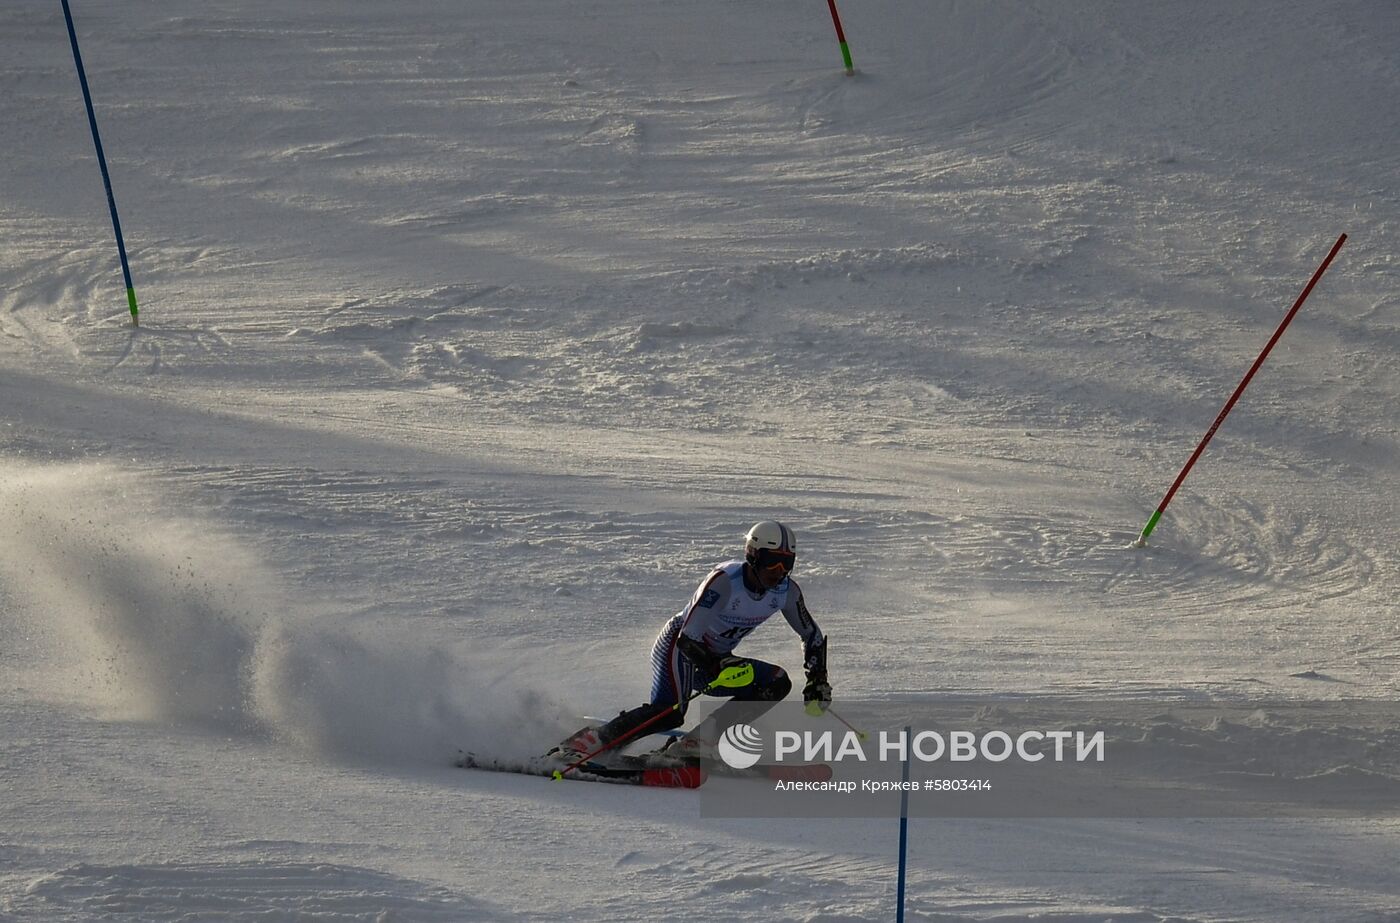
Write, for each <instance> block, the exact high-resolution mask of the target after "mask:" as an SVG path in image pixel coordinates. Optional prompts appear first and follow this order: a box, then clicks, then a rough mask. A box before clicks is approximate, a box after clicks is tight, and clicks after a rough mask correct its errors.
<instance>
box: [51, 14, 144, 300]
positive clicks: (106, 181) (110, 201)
mask: <svg viewBox="0 0 1400 923" xmlns="http://www.w3.org/2000/svg"><path fill="white" fill-rule="evenodd" d="M62 3H63V18H64V19H65V20H66V21H67V23H68V41H69V42H70V43H71V44H72V45H73V63H74V64H75V65H77V68H78V83H79V84H80V85H81V86H82V88H83V103H84V104H85V105H86V106H87V117H88V127H89V128H91V129H92V143H93V146H94V147H96V148H97V165H98V167H100V168H101V169H102V185H103V186H104V187H106V189H107V208H108V210H110V211H111V213H112V230H113V232H115V233H116V235H117V254H118V255H119V256H120V257H121V261H122V278H123V280H125V282H126V303H127V306H128V307H129V308H130V309H131V325H132V326H133V327H137V326H140V324H141V319H140V315H139V314H138V313H137V310H136V289H135V287H134V286H132V284H131V266H130V265H128V263H127V261H126V242H125V241H123V240H122V222H121V219H120V218H118V217H117V200H116V197H115V196H113V195H112V177H111V175H110V174H109V173H108V172H107V155H106V154H104V153H103V152H102V136H101V135H99V134H98V133H97V114H96V113H95V112H93V109H92V93H91V92H90V91H89V90H88V79H87V71H85V70H83V54H82V52H81V51H79V50H78V32H77V30H76V29H74V28H73V11H72V10H71V9H69V8H68V0H62Z"/></svg>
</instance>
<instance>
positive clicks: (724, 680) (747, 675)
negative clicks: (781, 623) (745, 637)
mask: <svg viewBox="0 0 1400 923" xmlns="http://www.w3.org/2000/svg"><path fill="white" fill-rule="evenodd" d="M752 682H753V664H751V663H743V664H739V665H738V666H733V667H725V668H724V669H723V670H720V671H719V676H716V677H715V679H714V682H712V683H710V684H709V685H708V686H706V687H705V688H704V689H697V690H695V691H694V692H692V693H691V694H690V695H688V696H686V697H685V698H684V699H682V700H681V701H679V702H677V703H676V704H674V705H672V706H671V707H670V708H668V709H666V710H665V711H663V712H658V713H657V714H655V715H653V716H652V717H650V718H648V719H647V720H645V721H643V722H642V723H641V724H639V725H637V726H636V727H634V728H633V729H632V730H630V731H628V732H627V733H626V734H623V735H622V736H621V737H618V738H617V739H616V740H610V741H608V742H607V743H605V744H603V745H602V746H601V747H599V748H598V749H597V750H594V751H593V752H592V753H587V754H584V755H583V756H581V757H579V758H578V760H577V761H576V762H573V763H570V764H569V765H568V766H565V767H564V768H563V769H556V770H554V777H553V778H554V780H555V781H556V782H557V781H558V780H560V779H562V778H564V773H566V772H571V771H572V770H575V769H577V768H578V767H580V766H582V765H583V764H584V763H586V762H588V761H589V760H591V759H593V757H595V756H597V755H598V754H599V753H603V752H605V751H607V750H611V749H613V748H614V747H616V746H617V745H619V744H622V743H625V742H627V741H629V740H631V739H632V738H634V737H636V736H637V734H638V733H639V732H640V731H642V730H644V729H645V728H648V727H651V726H652V725H653V724H655V723H656V722H658V721H660V720H661V719H662V718H664V717H666V716H667V715H669V714H670V713H671V712H673V711H680V709H681V706H682V705H686V704H688V703H689V702H690V701H691V700H693V699H695V698H697V697H699V696H702V695H704V694H705V693H707V692H712V691H714V690H715V689H719V688H725V689H742V688H743V687H744V686H747V685H749V684H750V683H752Z"/></svg>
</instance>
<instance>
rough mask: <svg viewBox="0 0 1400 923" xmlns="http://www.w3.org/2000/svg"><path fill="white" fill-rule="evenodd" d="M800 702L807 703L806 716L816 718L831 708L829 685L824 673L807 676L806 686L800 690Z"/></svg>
mask: <svg viewBox="0 0 1400 923" xmlns="http://www.w3.org/2000/svg"><path fill="white" fill-rule="evenodd" d="M802 701H804V702H806V703H807V714H809V715H812V716H814V717H815V716H816V715H822V714H825V713H826V710H827V709H828V708H830V707H831V684H830V683H828V682H827V681H826V674H825V673H809V674H807V685H806V686H804V687H803V688H802Z"/></svg>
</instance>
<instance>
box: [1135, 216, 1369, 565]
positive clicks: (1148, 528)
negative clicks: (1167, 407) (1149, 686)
mask: <svg viewBox="0 0 1400 923" xmlns="http://www.w3.org/2000/svg"><path fill="white" fill-rule="evenodd" d="M1346 242H1347V236H1346V235H1345V234H1343V235H1342V236H1341V237H1338V238H1337V242H1336V243H1335V244H1333V245H1332V250H1331V252H1330V253H1328V254H1327V258H1326V259H1324V260H1323V261H1322V265H1321V266H1318V267H1317V272H1315V273H1313V275H1312V278H1311V279H1309V280H1308V284H1307V285H1306V286H1304V288H1303V293H1302V294H1301V295H1299V296H1298V300H1297V301H1295V302H1293V307H1292V308H1290V309H1289V311H1288V314H1287V315H1285V316H1284V318H1283V323H1281V324H1279V325H1278V329H1277V330H1275V331H1274V335H1273V336H1272V337H1270V338H1269V342H1268V343H1266V344H1265V345H1264V350H1263V352H1261V353H1260V354H1259V358H1257V359H1255V360H1254V364H1253V365H1252V366H1250V367H1249V371H1248V372H1245V375H1244V378H1243V379H1242V380H1241V381H1240V383H1239V386H1238V387H1237V388H1235V393H1234V394H1232V395H1230V399H1229V400H1228V401H1226V402H1225V406H1224V407H1223V408H1222V409H1221V411H1220V414H1219V415H1218V416H1217V417H1216V418H1215V422H1214V423H1212V424H1211V425H1210V429H1208V430H1206V434H1205V436H1204V437H1203V438H1202V439H1201V442H1200V444H1199V445H1197V446H1196V451H1194V452H1192V453H1191V457H1190V458H1189V459H1187V461H1186V465H1185V467H1183V468H1182V469H1181V473H1180V474H1178V475H1177V476H1176V480H1175V481H1174V482H1172V486H1171V489H1169V490H1168V491H1167V495H1166V496H1165V497H1163V498H1162V502H1161V503H1159V504H1158V505H1157V511H1156V512H1155V513H1153V514H1152V518H1150V519H1148V520H1147V525H1145V526H1143V528H1142V534H1141V535H1139V536H1138V538H1137V541H1135V542H1133V547H1135V548H1143V547H1146V545H1147V537H1148V536H1149V535H1151V534H1152V530H1153V529H1155V528H1157V521H1158V520H1159V519H1161V518H1162V513H1163V512H1165V511H1166V508H1167V504H1168V503H1171V502H1172V497H1174V496H1176V491H1177V488H1179V487H1181V482H1182V481H1184V480H1186V475H1188V474H1190V473H1191V468H1192V466H1194V465H1195V464H1196V459H1198V458H1200V457H1201V453H1202V452H1204V451H1205V449H1206V445H1207V443H1209V442H1210V440H1211V437H1213V436H1214V435H1215V431H1216V430H1218V429H1220V424H1222V423H1224V422H1225V417H1226V416H1227V415H1229V413H1230V411H1231V409H1233V408H1234V406H1235V402H1236V401H1238V400H1239V399H1240V395H1241V394H1243V393H1244V389H1245V388H1247V387H1249V382H1250V379H1252V378H1253V377H1254V373H1255V372H1257V371H1259V367H1260V366H1261V365H1263V364H1264V360H1265V359H1267V358H1268V356H1269V351H1270V350H1272V349H1273V348H1274V344H1275V343H1277V342H1278V341H1279V338H1280V337H1282V336H1283V331H1285V330H1287V329H1288V325H1289V324H1290V323H1291V322H1292V321H1293V315H1295V314H1297V313H1298V309H1299V308H1301V307H1302V306H1303V302H1304V301H1307V299H1308V296H1309V295H1310V294H1312V290H1313V286H1315V285H1317V280H1318V279H1321V278H1322V274H1323V273H1324V272H1326V271H1327V267H1328V266H1330V265H1332V259H1333V257H1335V256H1336V255H1337V251H1338V250H1340V249H1342V244H1344V243H1346Z"/></svg>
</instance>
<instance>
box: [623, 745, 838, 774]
mask: <svg viewBox="0 0 1400 923" xmlns="http://www.w3.org/2000/svg"><path fill="white" fill-rule="evenodd" d="M613 760H614V761H615V763H616V764H617V765H618V766H619V767H621V768H627V769H633V770H642V771H645V770H647V769H654V768H666V767H676V768H680V767H692V768H695V769H700V770H701V771H702V772H707V773H708V774H709V775H713V776H729V777H736V778H749V779H754V778H757V779H771V780H773V781H775V782H825V781H827V780H828V779H830V778H831V777H832V775H833V772H832V769H831V766H829V765H828V764H826V763H801V764H798V763H758V764H755V765H753V766H748V767H746V768H744V769H735V768H734V767H733V766H730V765H729V764H727V763H725V762H723V761H721V760H707V761H706V762H705V763H704V764H703V768H702V763H701V761H700V760H698V759H693V758H679V759H678V758H676V757H669V756H667V755H666V753H665V751H656V752H652V753H641V754H637V755H636V756H629V755H618V756H616V757H613Z"/></svg>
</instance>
